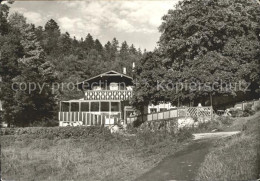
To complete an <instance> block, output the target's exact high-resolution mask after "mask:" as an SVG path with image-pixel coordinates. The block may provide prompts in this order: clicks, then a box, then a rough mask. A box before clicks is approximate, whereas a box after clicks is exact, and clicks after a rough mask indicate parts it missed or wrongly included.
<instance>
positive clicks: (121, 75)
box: [76, 70, 133, 85]
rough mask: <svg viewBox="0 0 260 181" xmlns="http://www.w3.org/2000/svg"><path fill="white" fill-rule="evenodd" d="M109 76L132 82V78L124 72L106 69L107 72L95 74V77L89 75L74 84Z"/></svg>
mask: <svg viewBox="0 0 260 181" xmlns="http://www.w3.org/2000/svg"><path fill="white" fill-rule="evenodd" d="M109 77H111V78H113V77H115V78H116V77H118V78H120V79H121V80H122V79H124V80H125V81H127V82H132V81H133V78H132V77H130V76H128V75H125V74H122V73H119V72H116V71H114V70H110V71H108V72H105V73H102V74H99V75H97V76H95V77H91V78H89V79H87V80H84V81H82V82H80V83H78V84H76V85H82V84H84V82H94V81H95V80H98V79H100V78H109Z"/></svg>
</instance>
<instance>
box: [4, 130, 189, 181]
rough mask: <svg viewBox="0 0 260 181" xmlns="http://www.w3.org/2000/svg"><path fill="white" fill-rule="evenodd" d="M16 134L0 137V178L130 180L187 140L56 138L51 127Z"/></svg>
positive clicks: (102, 135)
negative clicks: (0, 169)
mask: <svg viewBox="0 0 260 181" xmlns="http://www.w3.org/2000/svg"><path fill="white" fill-rule="evenodd" d="M30 129H34V128H30ZM35 129H36V128H35ZM70 129H73V128H70ZM75 129H78V128H75ZM59 131H60V132H61V131H62V129H60V128H59ZM81 131H82V130H81ZM18 132H19V134H17V131H16V133H11V134H7V135H3V136H1V147H2V151H1V166H2V178H3V179H5V180H26V181H29V180H133V179H135V178H136V177H138V176H140V175H141V174H143V173H144V172H146V171H148V170H149V169H151V168H152V167H154V166H155V165H156V164H157V163H158V162H159V161H161V160H162V159H163V158H164V157H165V156H167V155H170V154H173V153H174V152H176V151H178V150H180V149H182V147H183V146H185V145H187V144H188V143H189V139H188V140H186V141H183V142H178V141H177V139H176V137H173V136H172V135H168V134H166V133H158V134H155V133H142V134H137V135H135V136H122V135H117V134H114V135H112V134H110V133H108V132H105V133H104V132H103V133H93V134H86V135H83V136H71V134H67V133H62V136H61V137H59V136H58V135H57V134H56V135H55V134H54V133H55V131H53V130H50V131H45V133H44V134H43V135H39V134H40V133H39V132H37V131H36V132H35V131H28V129H27V131H26V130H23V129H20V131H18ZM32 132H34V133H32ZM53 132H54V133H53ZM65 132H66V131H65ZM77 134H78V132H77ZM68 135H69V136H68Z"/></svg>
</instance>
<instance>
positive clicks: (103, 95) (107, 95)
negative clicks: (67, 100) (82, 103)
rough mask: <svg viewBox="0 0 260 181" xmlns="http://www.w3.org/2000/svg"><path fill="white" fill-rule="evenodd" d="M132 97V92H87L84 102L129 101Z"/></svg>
mask: <svg viewBox="0 0 260 181" xmlns="http://www.w3.org/2000/svg"><path fill="white" fill-rule="evenodd" d="M132 96H133V91H132V90H88V91H85V98H84V99H85V100H121V101H124V100H129V99H130V98H132Z"/></svg>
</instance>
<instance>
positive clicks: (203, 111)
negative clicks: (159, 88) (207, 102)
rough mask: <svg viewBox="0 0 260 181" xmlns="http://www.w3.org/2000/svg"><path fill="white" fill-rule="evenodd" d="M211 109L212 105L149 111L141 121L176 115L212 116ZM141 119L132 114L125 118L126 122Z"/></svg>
mask: <svg viewBox="0 0 260 181" xmlns="http://www.w3.org/2000/svg"><path fill="white" fill-rule="evenodd" d="M212 115H213V109H212V107H185V108H177V109H174V110H167V111H163V112H156V113H150V114H147V115H145V116H143V118H142V119H143V121H158V120H164V119H171V118H177V117H193V118H195V117H196V118H198V117H212ZM137 119H141V117H140V116H132V117H128V118H127V123H132V122H133V121H135V120H137Z"/></svg>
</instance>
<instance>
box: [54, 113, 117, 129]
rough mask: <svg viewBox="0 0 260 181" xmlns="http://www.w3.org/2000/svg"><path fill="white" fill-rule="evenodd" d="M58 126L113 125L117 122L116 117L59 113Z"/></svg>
mask: <svg viewBox="0 0 260 181" xmlns="http://www.w3.org/2000/svg"><path fill="white" fill-rule="evenodd" d="M59 121H60V125H61V126H63V125H84V126H93V125H114V124H116V123H118V122H119V118H118V117H113V116H109V115H102V114H93V113H89V112H59Z"/></svg>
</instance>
